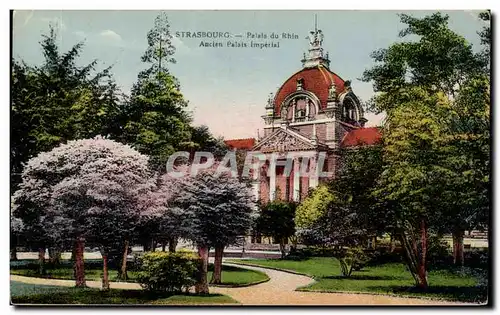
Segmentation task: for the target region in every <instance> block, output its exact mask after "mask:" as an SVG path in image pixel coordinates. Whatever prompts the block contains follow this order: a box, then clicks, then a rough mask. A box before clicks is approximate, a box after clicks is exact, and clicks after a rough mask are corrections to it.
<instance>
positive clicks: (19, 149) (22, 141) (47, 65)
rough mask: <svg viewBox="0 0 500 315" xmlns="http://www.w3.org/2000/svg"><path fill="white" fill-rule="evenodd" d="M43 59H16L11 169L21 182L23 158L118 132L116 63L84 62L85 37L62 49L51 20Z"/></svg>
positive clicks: (13, 89)
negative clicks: (30, 61) (101, 66)
mask: <svg viewBox="0 0 500 315" xmlns="http://www.w3.org/2000/svg"><path fill="white" fill-rule="evenodd" d="M40 46H41V49H42V53H43V56H44V61H43V63H42V64H41V65H37V66H32V65H27V64H26V63H25V62H23V61H22V60H13V66H12V79H11V83H12V90H11V91H12V96H11V101H12V103H11V109H12V111H11V125H12V126H13V128H12V133H11V174H12V183H13V184H14V185H15V184H17V183H19V180H20V173H21V172H22V168H23V163H26V162H27V161H28V159H30V158H32V157H34V156H36V155H37V154H38V153H40V152H43V151H47V150H50V149H52V148H54V147H55V146H56V145H58V144H60V143H63V142H65V141H68V140H73V139H82V138H88V137H94V136H96V135H98V134H103V135H116V134H117V133H119V130H118V129H119V127H118V126H117V125H116V123H115V121H116V115H117V113H118V107H117V100H118V96H119V91H118V88H117V86H116V84H115V83H114V81H113V79H112V76H111V73H110V68H107V69H104V70H102V71H98V70H97V60H94V61H92V62H91V63H89V64H87V65H84V66H80V65H78V63H77V62H78V57H79V56H80V54H81V53H82V51H83V47H84V43H83V42H80V43H77V44H75V45H74V46H73V47H72V48H71V49H70V50H69V51H67V52H61V51H60V48H59V46H58V40H57V33H56V31H55V29H54V28H53V27H52V26H51V27H50V30H49V33H48V34H44V35H42V40H41V41H40Z"/></svg>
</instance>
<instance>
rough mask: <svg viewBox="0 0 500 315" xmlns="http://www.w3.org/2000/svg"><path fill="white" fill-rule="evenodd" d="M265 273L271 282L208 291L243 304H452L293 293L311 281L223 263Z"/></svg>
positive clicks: (384, 296)
mask: <svg viewBox="0 0 500 315" xmlns="http://www.w3.org/2000/svg"><path fill="white" fill-rule="evenodd" d="M225 265H231V266H237V267H241V268H247V269H252V270H257V271H262V272H264V273H266V274H267V275H268V276H269V278H270V279H271V280H269V281H268V282H265V283H261V284H258V285H255V286H251V287H244V288H210V290H211V292H214V293H222V294H227V295H229V296H231V297H232V298H233V299H235V300H237V301H239V302H240V303H241V304H244V305H373V304H377V305H422V304H425V305H456V304H463V303H454V302H446V301H436V300H428V299H416V298H415V299H414V298H400V297H393V296H386V295H371V294H353V293H320V292H302V291H295V289H296V288H298V287H301V286H305V285H308V284H311V283H313V282H314V280H313V279H312V278H309V277H306V276H302V275H296V274H292V273H288V272H283V271H277V270H272V269H267V268H260V267H253V266H242V265H237V264H234V265H233V264H229V263H225Z"/></svg>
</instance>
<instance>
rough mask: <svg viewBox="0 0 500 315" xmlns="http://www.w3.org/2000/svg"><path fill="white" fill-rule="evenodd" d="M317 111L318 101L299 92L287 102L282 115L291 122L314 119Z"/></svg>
mask: <svg viewBox="0 0 500 315" xmlns="http://www.w3.org/2000/svg"><path fill="white" fill-rule="evenodd" d="M316 112H317V110H316V103H315V101H314V100H313V99H311V97H310V96H308V95H305V94H297V95H295V96H294V97H292V98H291V99H289V100H288V101H287V102H285V104H284V106H283V110H282V112H281V117H282V119H286V120H288V121H290V122H301V121H307V120H313V119H314V117H315V116H316V114H317V113H316Z"/></svg>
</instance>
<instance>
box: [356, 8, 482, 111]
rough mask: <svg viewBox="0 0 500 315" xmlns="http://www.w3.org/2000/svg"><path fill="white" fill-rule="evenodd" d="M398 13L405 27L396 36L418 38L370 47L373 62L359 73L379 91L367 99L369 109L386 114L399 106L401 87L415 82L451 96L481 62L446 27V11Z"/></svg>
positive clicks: (463, 42) (458, 36) (463, 40)
mask: <svg viewBox="0 0 500 315" xmlns="http://www.w3.org/2000/svg"><path fill="white" fill-rule="evenodd" d="M400 17H401V22H402V23H404V24H406V27H405V28H404V29H403V30H402V31H401V32H400V33H399V36H400V37H401V38H403V39H404V38H408V37H411V36H414V37H416V38H418V40H416V41H402V42H398V43H394V44H391V45H390V46H389V47H388V48H384V49H379V50H377V51H374V52H373V53H372V55H371V56H372V58H373V60H374V61H375V62H376V65H375V66H373V67H372V68H371V69H368V70H365V71H364V73H363V77H362V80H363V81H365V82H372V83H373V88H374V90H375V92H380V93H378V95H376V96H375V97H373V98H372V99H371V101H370V102H369V105H371V109H372V110H375V111H377V112H382V111H386V112H387V114H390V111H391V109H393V108H394V107H397V106H400V103H401V100H400V97H402V98H405V97H406V96H405V95H404V93H405V91H404V89H403V88H405V87H409V86H418V87H421V88H424V89H426V90H428V91H430V92H442V93H444V94H446V95H448V96H450V97H454V96H455V95H456V93H457V91H458V90H459V89H460V87H461V86H462V85H463V84H464V82H465V81H466V80H467V78H469V77H471V76H474V75H475V74H476V73H478V72H480V71H481V68H482V65H483V63H482V62H481V60H480V59H479V58H478V55H477V54H476V53H474V51H473V49H472V45H471V44H470V43H468V42H467V41H466V40H465V39H464V38H463V37H462V36H460V35H459V34H457V33H455V32H453V31H452V30H450V29H449V27H448V19H449V17H448V16H447V15H444V14H441V13H434V14H432V15H429V16H426V17H424V18H416V17H412V16H410V15H407V14H401V15H400Z"/></svg>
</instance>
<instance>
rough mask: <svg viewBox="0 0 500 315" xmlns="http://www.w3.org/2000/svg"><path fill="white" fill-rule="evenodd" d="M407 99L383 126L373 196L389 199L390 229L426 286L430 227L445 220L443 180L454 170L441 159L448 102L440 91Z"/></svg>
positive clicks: (411, 94)
mask: <svg viewBox="0 0 500 315" xmlns="http://www.w3.org/2000/svg"><path fill="white" fill-rule="evenodd" d="M406 94H407V95H408V99H407V100H406V102H405V103H403V104H401V106H399V107H398V108H396V109H394V110H393V111H392V114H391V115H390V116H388V121H387V124H386V126H385V128H384V152H383V154H384V156H383V158H384V164H385V165H384V168H383V173H382V174H381V176H380V178H379V182H378V187H377V189H376V190H375V192H374V195H375V196H376V197H377V198H378V200H380V201H382V203H383V204H390V205H392V207H390V210H392V213H391V215H392V221H393V225H394V229H395V230H396V231H397V233H398V234H399V236H400V239H401V244H402V245H403V247H404V249H405V250H406V253H407V258H408V260H407V262H408V267H409V270H410V272H411V274H412V275H413V277H414V279H415V282H416V285H417V286H418V287H421V288H427V286H428V282H427V269H426V268H427V267H426V265H427V260H426V256H427V242H428V234H429V228H436V227H438V226H443V225H445V224H447V222H446V221H444V222H443V221H441V222H440V221H439V220H435V218H438V217H440V216H441V214H442V210H443V209H442V207H441V206H442V204H441V201H440V199H439V198H440V197H441V195H442V192H443V186H442V184H443V182H447V181H449V179H450V177H453V176H454V172H453V171H451V170H450V169H449V167H448V166H447V164H446V163H444V160H445V159H446V158H447V157H448V156H449V153H450V150H452V149H453V148H452V147H450V146H449V145H447V136H448V135H447V129H446V128H443V127H444V126H446V124H443V123H442V119H443V117H446V116H445V115H444V114H443V113H445V112H446V111H447V110H448V109H449V107H450V102H449V101H448V99H447V98H446V97H445V95H444V94H443V93H440V94H438V95H435V94H429V93H428V92H427V91H426V90H424V89H420V88H413V89H411V90H407V91H406Z"/></svg>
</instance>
